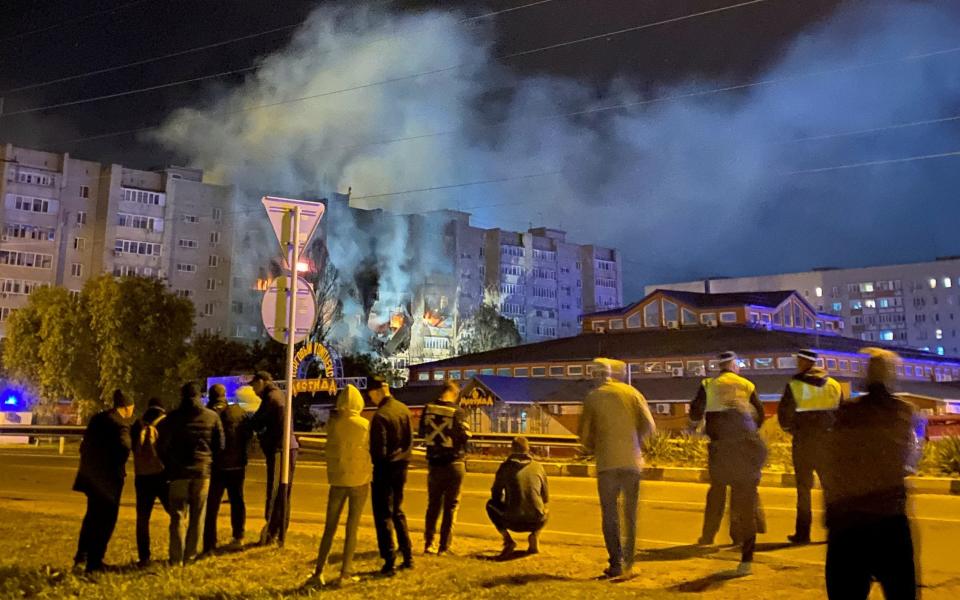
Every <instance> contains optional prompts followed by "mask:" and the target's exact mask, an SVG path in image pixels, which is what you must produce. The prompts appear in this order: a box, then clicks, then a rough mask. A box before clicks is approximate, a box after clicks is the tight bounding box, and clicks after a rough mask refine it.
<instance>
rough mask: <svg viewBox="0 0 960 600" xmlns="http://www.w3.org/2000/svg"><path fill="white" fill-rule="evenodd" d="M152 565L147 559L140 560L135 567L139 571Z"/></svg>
mask: <svg viewBox="0 0 960 600" xmlns="http://www.w3.org/2000/svg"><path fill="white" fill-rule="evenodd" d="M152 564H153V561H152V560H150V559H149V558H141V559H140V560H138V561H137V567H138V568H140V569H146V568H147V567H149V566H150V565H152Z"/></svg>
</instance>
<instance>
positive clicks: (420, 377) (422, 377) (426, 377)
mask: <svg viewBox="0 0 960 600" xmlns="http://www.w3.org/2000/svg"><path fill="white" fill-rule="evenodd" d="M417 381H430V373H429V372H427V371H420V372H419V373H417Z"/></svg>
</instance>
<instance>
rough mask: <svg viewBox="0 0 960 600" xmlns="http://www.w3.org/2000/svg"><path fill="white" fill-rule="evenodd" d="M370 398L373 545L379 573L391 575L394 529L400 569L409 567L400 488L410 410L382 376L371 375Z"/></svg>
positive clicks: (404, 480) (410, 556) (408, 440)
mask: <svg viewBox="0 0 960 600" xmlns="http://www.w3.org/2000/svg"><path fill="white" fill-rule="evenodd" d="M370 399H371V400H373V402H374V404H376V405H377V412H376V413H375V414H374V415H373V419H372V421H371V423H370V457H371V459H373V481H372V482H371V492H372V494H373V520H374V524H375V525H376V528H377V545H378V546H379V548H380V558H382V559H383V568H382V569H380V573H381V574H383V575H393V574H394V565H395V564H396V552H395V550H394V545H393V531H394V529H395V530H396V532H397V546H398V547H399V550H400V554H401V556H403V562H402V563H401V564H400V568H402V569H410V568H412V567H413V551H412V549H411V545H410V530H409V529H408V528H407V517H406V515H404V514H403V488H404V486H405V485H406V483H407V466H408V464H409V462H410V448H411V446H412V445H413V426H412V425H411V423H410V409H408V408H407V406H406V405H405V404H403V403H402V402H400V401H399V400H397V399H396V398H394V397H393V396H392V395H391V394H390V387H389V385H388V384H387V382H386V381H385V380H384V379H382V378H374V383H373V387H372V388H370Z"/></svg>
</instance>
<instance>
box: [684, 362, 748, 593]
mask: <svg viewBox="0 0 960 600" xmlns="http://www.w3.org/2000/svg"><path fill="white" fill-rule="evenodd" d="M717 359H718V363H719V366H720V369H721V373H720V374H719V375H717V376H716V377H713V378H709V379H704V380H703V381H702V382H701V384H700V389H699V391H698V392H697V396H696V398H695V399H694V400H693V403H692V404H691V405H690V420H691V421H692V422H693V423H698V422H699V421H701V420H703V419H704V418H705V419H706V433H707V435H708V436H709V437H710V445H709V446H708V449H707V450H708V460H709V469H710V481H711V482H714V483H717V484H719V485H721V486H727V485H729V486H730V487H731V494H730V511H731V514H732V515H733V516H732V517H731V519H732V520H733V521H735V525H734V526H735V528H736V531H735V532H734V533H735V536H736V538H737V539H738V540H739V541H740V565H739V567H738V568H737V572H738V573H739V574H740V575H749V574H750V572H751V570H752V564H753V551H754V547H755V546H756V541H757V522H756V518H755V515H756V511H757V487H758V486H759V484H760V469H761V468H762V467H763V463H764V461H765V460H766V457H767V450H766V447H765V446H764V445H763V441H761V439H760V436H759V434H758V429H759V427H760V425H761V424H762V423H763V405H762V404H760V398H759V397H758V396H757V389H756V386H755V385H754V384H753V383H752V382H751V381H749V380H748V379H745V378H743V377H741V376H740V375H739V372H740V366H739V364H738V363H737V355H736V353H734V352H729V351H728V352H722V353H720V355H719V356H718V357H717ZM708 500H709V498H708ZM721 510H722V509H721Z"/></svg>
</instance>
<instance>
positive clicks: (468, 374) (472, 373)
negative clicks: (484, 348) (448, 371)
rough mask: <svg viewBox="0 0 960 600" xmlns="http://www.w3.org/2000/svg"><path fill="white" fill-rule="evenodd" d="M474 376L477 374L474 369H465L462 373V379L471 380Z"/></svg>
mask: <svg viewBox="0 0 960 600" xmlns="http://www.w3.org/2000/svg"><path fill="white" fill-rule="evenodd" d="M476 374H477V370H476V369H467V370H466V371H464V372H463V378H464V379H473V377H474V376H475V375H476Z"/></svg>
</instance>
